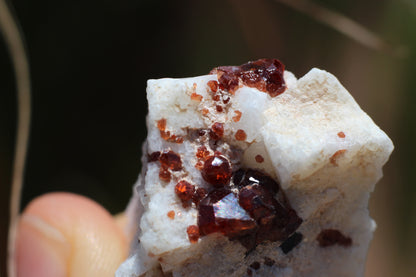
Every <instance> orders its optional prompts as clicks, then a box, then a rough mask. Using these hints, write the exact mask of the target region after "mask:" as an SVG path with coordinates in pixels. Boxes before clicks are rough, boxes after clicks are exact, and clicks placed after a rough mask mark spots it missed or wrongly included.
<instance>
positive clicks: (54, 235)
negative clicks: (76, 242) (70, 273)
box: [16, 214, 70, 277]
mask: <svg viewBox="0 0 416 277" xmlns="http://www.w3.org/2000/svg"><path fill="white" fill-rule="evenodd" d="M18 232H19V233H18V237H17V253H16V254H17V276H18V277H28V276H30V277H38V276H39V277H40V276H42V277H49V276H51V277H52V276H54V277H61V276H66V273H67V266H66V265H67V261H68V257H69V253H70V244H69V242H68V241H67V239H66V238H65V236H64V235H63V234H62V232H60V231H59V230H58V229H56V228H55V227H53V226H51V225H49V224H48V223H47V222H45V221H44V220H43V219H42V218H40V217H38V216H36V215H31V214H24V215H23V216H22V218H21V221H20V224H19V230H18Z"/></svg>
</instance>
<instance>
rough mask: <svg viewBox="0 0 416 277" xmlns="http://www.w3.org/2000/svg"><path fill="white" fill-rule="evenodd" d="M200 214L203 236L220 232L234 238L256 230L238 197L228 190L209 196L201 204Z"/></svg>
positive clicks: (217, 191)
mask: <svg viewBox="0 0 416 277" xmlns="http://www.w3.org/2000/svg"><path fill="white" fill-rule="evenodd" d="M198 212H199V214H198V226H199V231H200V233H201V235H208V234H211V233H214V232H219V233H222V234H224V235H226V236H228V237H231V238H233V237H237V236H240V235H242V234H247V233H250V232H251V231H252V230H253V229H254V228H256V222H255V221H254V220H253V219H252V218H251V217H250V216H249V215H248V214H247V212H246V211H245V210H244V209H243V208H241V206H240V205H239V204H238V199H237V197H236V195H234V193H232V192H231V191H229V190H226V189H218V190H214V191H213V192H212V193H210V194H208V196H207V197H206V198H204V199H203V200H202V201H201V203H200V204H199V207H198Z"/></svg>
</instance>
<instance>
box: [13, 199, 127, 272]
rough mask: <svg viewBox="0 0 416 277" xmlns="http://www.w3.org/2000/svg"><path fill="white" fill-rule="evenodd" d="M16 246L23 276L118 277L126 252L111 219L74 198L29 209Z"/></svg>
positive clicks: (43, 202) (91, 204)
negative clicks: (118, 269) (117, 270)
mask: <svg viewBox="0 0 416 277" xmlns="http://www.w3.org/2000/svg"><path fill="white" fill-rule="evenodd" d="M16 247H17V249H16V260H17V276H18V277H26V276H31V277H37V276H42V277H49V276H54V277H60V276H100V277H103V276H114V272H115V271H116V269H117V267H118V265H120V264H121V263H122V261H123V260H124V259H125V254H126V253H127V242H126V239H125V237H124V235H123V232H122V231H121V229H120V228H119V227H118V226H117V225H116V223H115V221H114V220H113V218H112V217H111V215H110V214H109V213H108V212H107V211H106V210H104V209H103V208H102V207H101V206H99V205H98V204H96V203H95V202H93V201H92V200H89V199H87V198H85V197H82V196H78V195H74V194H69V193H50V194H47V195H44V196H41V197H39V198H37V199H35V200H33V201H32V202H31V203H30V204H29V205H28V207H27V208H26V209H25V211H24V212H23V215H22V217H21V220H20V223H19V228H18V237H17V246H16Z"/></svg>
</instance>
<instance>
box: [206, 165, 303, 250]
mask: <svg viewBox="0 0 416 277" xmlns="http://www.w3.org/2000/svg"><path fill="white" fill-rule="evenodd" d="M301 223H302V219H301V218H300V217H299V216H298V215H297V214H296V212H295V210H293V209H292V208H291V206H290V204H289V202H288V201H287V199H286V197H285V195H284V193H283V191H282V190H281V189H280V187H279V184H278V183H277V182H276V181H274V180H273V179H272V178H271V177H269V176H267V175H265V174H263V173H261V172H260V171H257V170H252V169H240V170H238V171H236V172H234V173H233V178H232V182H231V183H230V185H228V186H224V187H220V188H219V187H217V188H215V189H214V190H212V191H211V192H210V193H209V194H208V195H207V196H206V197H205V198H204V199H202V200H201V201H200V203H199V205H198V227H199V231H200V234H201V236H205V235H208V234H211V233H215V232H219V233H222V234H223V235H225V236H227V237H229V238H230V239H238V240H239V241H240V242H241V243H242V244H243V245H244V246H245V247H246V248H247V249H248V250H251V249H254V248H255V247H256V246H257V245H258V244H260V243H262V242H264V241H272V242H275V241H280V242H283V241H285V240H286V239H287V238H288V237H289V236H290V235H291V234H293V233H294V232H295V231H296V229H297V228H298V227H299V225H300V224H301Z"/></svg>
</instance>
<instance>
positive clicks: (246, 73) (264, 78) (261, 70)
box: [210, 59, 286, 97]
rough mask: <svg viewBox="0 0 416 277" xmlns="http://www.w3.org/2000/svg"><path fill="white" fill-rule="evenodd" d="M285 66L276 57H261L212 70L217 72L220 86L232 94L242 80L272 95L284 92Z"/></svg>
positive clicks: (213, 72) (212, 72) (214, 72)
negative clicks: (238, 64)
mask: <svg viewBox="0 0 416 277" xmlns="http://www.w3.org/2000/svg"><path fill="white" fill-rule="evenodd" d="M284 70H285V66H284V65H283V64H282V63H281V62H280V61H279V60H276V59H260V60H257V61H254V62H248V63H246V64H243V65H240V66H220V67H217V68H214V69H213V70H211V72H210V73H211V74H217V76H218V82H219V88H220V89H222V90H227V91H229V92H231V93H232V94H233V93H234V92H235V91H236V90H237V89H238V87H239V83H240V81H241V82H242V83H243V84H244V85H246V86H248V87H253V88H257V89H258V90H260V91H263V92H266V93H268V94H269V95H270V96H271V97H276V96H277V95H279V94H281V93H283V92H284V91H285V90H286V83H285V80H284V78H283V73H284Z"/></svg>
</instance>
